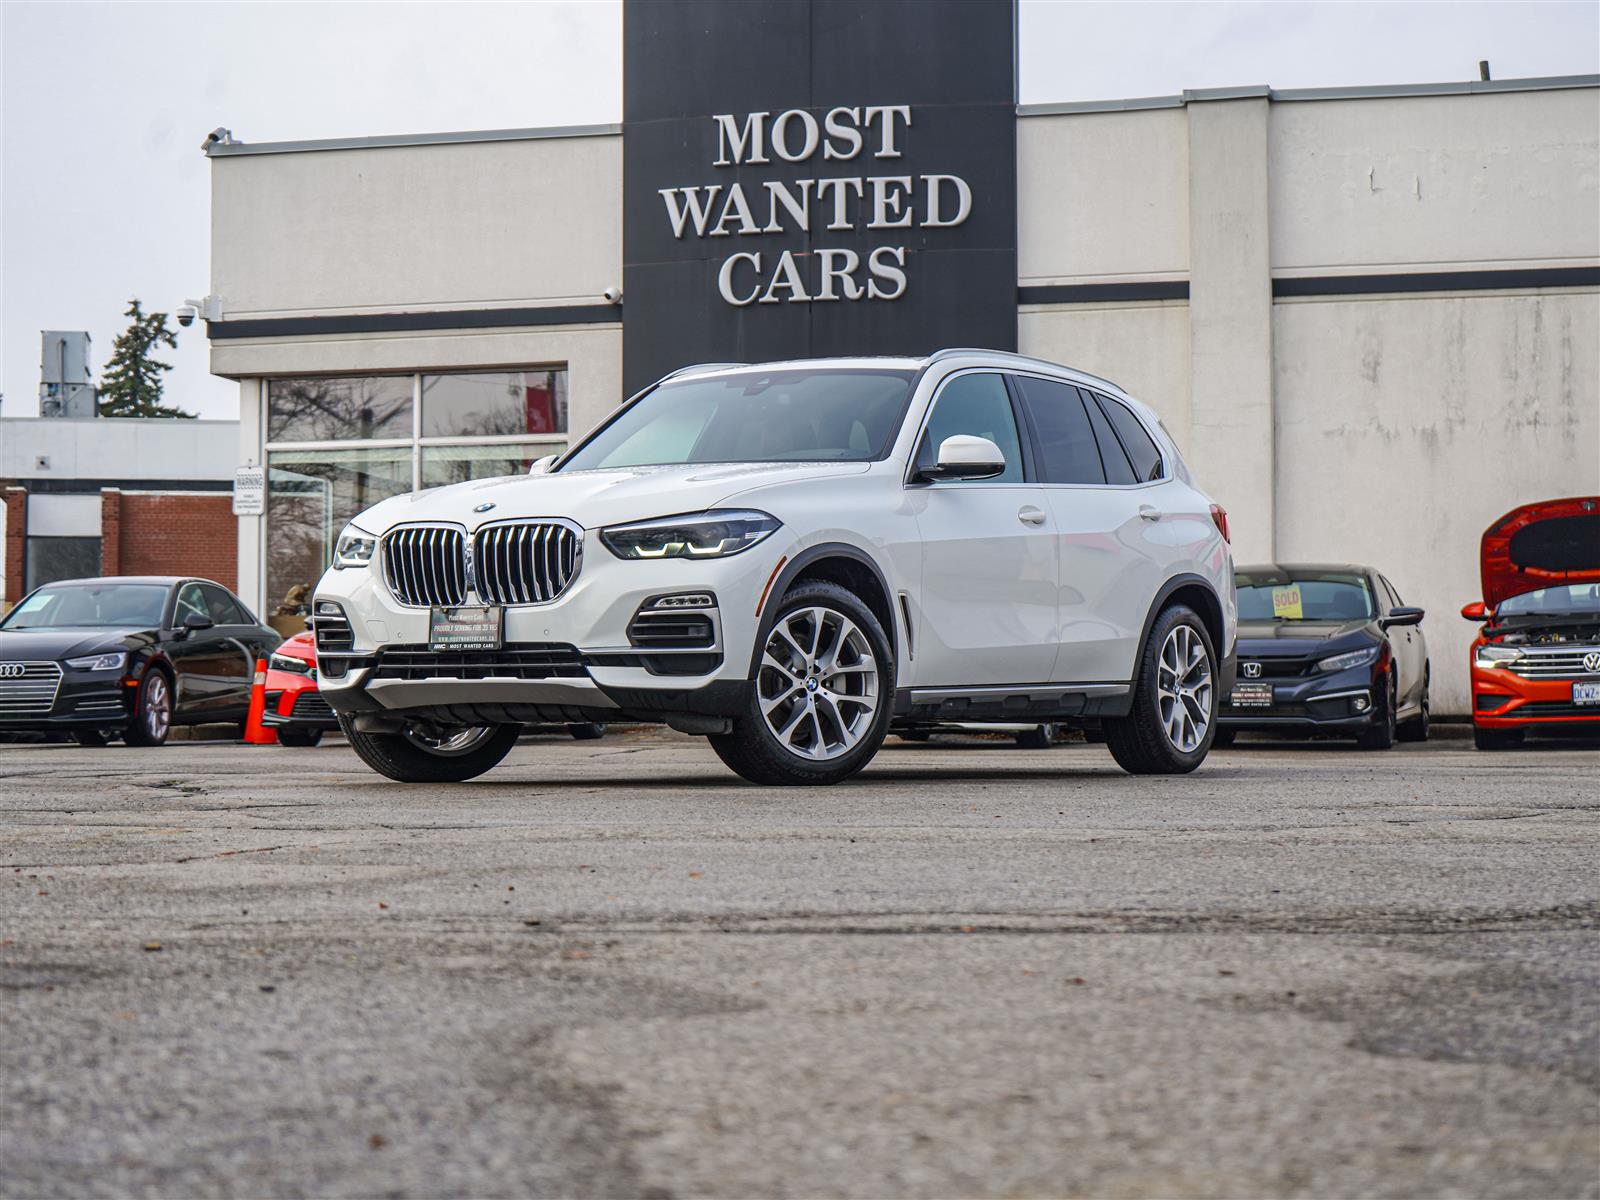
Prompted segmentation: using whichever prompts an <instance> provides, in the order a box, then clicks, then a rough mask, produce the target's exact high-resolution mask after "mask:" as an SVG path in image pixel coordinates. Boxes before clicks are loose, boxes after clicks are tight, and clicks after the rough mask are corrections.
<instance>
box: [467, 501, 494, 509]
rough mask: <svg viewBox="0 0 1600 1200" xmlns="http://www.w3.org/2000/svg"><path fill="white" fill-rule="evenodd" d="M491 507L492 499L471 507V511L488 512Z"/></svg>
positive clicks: (492, 505)
mask: <svg viewBox="0 0 1600 1200" xmlns="http://www.w3.org/2000/svg"><path fill="white" fill-rule="evenodd" d="M493 507H494V501H493V500H485V501H484V502H483V503H482V504H480V505H478V507H477V508H475V509H473V510H472V511H473V512H488V511H489V510H490V509H491V508H493Z"/></svg>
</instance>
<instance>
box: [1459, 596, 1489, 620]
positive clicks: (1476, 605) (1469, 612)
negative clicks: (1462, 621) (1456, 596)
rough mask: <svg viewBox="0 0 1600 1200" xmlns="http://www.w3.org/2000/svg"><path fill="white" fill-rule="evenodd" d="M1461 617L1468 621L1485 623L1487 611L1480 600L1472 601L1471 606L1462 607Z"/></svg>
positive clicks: (1487, 617) (1487, 616)
mask: <svg viewBox="0 0 1600 1200" xmlns="http://www.w3.org/2000/svg"><path fill="white" fill-rule="evenodd" d="M1461 615H1462V616H1463V617H1465V618H1466V619H1467V620H1469V621H1487V620H1488V619H1489V609H1488V606H1487V605H1485V604H1484V602H1483V601H1482V600H1474V601H1473V602H1472V603H1471V604H1467V605H1463V606H1462V609H1461Z"/></svg>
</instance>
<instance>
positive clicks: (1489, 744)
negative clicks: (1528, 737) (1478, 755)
mask: <svg viewBox="0 0 1600 1200" xmlns="http://www.w3.org/2000/svg"><path fill="white" fill-rule="evenodd" d="M1522 737H1523V734H1522V730H1520V729H1485V728H1483V726H1481V725H1474V726H1473V727H1472V744H1473V745H1474V746H1476V747H1477V748H1478V749H1479V750H1509V749H1511V747H1513V746H1520V745H1522Z"/></svg>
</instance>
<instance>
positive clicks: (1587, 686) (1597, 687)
mask: <svg viewBox="0 0 1600 1200" xmlns="http://www.w3.org/2000/svg"><path fill="white" fill-rule="evenodd" d="M1572 702H1573V703H1574V704H1600V683H1575V684H1573V685H1572Z"/></svg>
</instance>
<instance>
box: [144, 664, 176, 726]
mask: <svg viewBox="0 0 1600 1200" xmlns="http://www.w3.org/2000/svg"><path fill="white" fill-rule="evenodd" d="M143 717H144V729H145V733H147V734H148V735H149V737H150V740H151V741H152V742H160V741H161V740H162V739H163V738H165V737H166V736H167V729H168V728H169V727H170V726H171V724H172V693H171V692H170V691H169V690H168V688H167V677H166V676H165V675H162V674H160V673H159V672H156V673H154V674H152V675H151V676H150V679H149V681H148V682H147V683H146V684H145V685H144V713H143Z"/></svg>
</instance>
